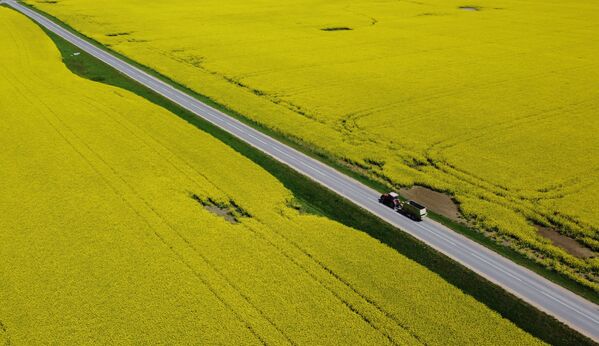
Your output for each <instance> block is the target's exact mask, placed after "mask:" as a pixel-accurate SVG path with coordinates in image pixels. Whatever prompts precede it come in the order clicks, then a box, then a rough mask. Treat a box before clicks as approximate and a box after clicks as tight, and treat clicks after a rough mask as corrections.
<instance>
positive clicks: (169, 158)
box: [88, 99, 423, 344]
mask: <svg viewBox="0 0 599 346" xmlns="http://www.w3.org/2000/svg"><path fill="white" fill-rule="evenodd" d="M90 101H93V99H90ZM88 104H89V105H90V106H91V107H94V108H95V109H96V110H98V111H99V112H101V113H103V114H105V115H106V116H107V117H109V118H110V119H111V120H113V121H114V122H116V123H117V124H119V125H120V126H121V127H123V128H125V129H126V130H127V131H128V132H129V133H130V134H131V135H132V136H134V137H135V138H137V139H138V140H140V142H142V143H143V144H144V145H145V146H146V147H147V148H148V149H150V150H152V151H153V152H155V153H156V154H157V155H159V156H160V157H161V159H163V160H164V161H165V162H167V163H168V164H169V165H170V166H172V167H173V168H174V169H175V170H177V171H178V172H179V173H181V174H182V175H183V176H184V177H185V178H186V179H188V180H189V181H190V182H191V183H193V185H195V186H196V187H198V188H202V184H205V183H206V182H198V181H197V179H196V178H195V177H197V175H200V176H201V177H202V178H204V179H205V180H206V181H207V182H208V183H210V184H211V185H212V186H213V187H214V188H215V189H217V190H219V191H221V192H222V193H223V194H225V195H226V193H225V192H224V191H223V190H222V189H220V188H219V187H218V186H216V185H214V184H212V183H211V182H210V180H209V179H208V178H207V177H206V176H205V175H203V174H202V173H201V172H200V171H198V170H197V169H196V168H195V167H194V166H193V165H191V164H190V163H189V162H187V161H186V160H185V159H184V158H182V157H180V156H178V155H176V154H175V153H174V152H173V151H171V150H170V149H169V148H167V147H166V145H164V144H163V143H161V141H160V140H158V139H156V138H155V137H154V136H151V135H150V134H149V133H147V132H146V131H145V130H143V129H142V128H140V127H139V126H137V125H136V124H135V123H133V122H131V121H129V119H127V118H122V121H119V120H117V119H116V118H115V117H113V116H111V115H110V114H109V113H108V112H105V111H104V110H103V109H101V108H99V107H97V106H95V105H93V104H91V103H88ZM102 106H104V105H102ZM106 107H108V108H110V109H112V108H111V107H110V106H108V105H106ZM112 110H114V109H112ZM115 111H116V110H115ZM116 114H118V113H116ZM125 123H126V124H125ZM136 131H139V132H140V133H141V134H138V133H136ZM151 143H154V145H152V144H151ZM175 161H178V162H175ZM181 166H185V167H181ZM188 170H191V171H192V172H189V173H187V172H186V171H188ZM156 213H158V212H157V211H156ZM163 220H164V221H165V222H167V221H166V220H165V219H164V218H163ZM244 226H246V227H247V228H249V229H251V231H252V232H254V233H255V234H257V235H258V236H260V238H261V239H262V240H263V241H264V242H265V243H267V244H268V245H270V246H271V247H273V248H274V249H275V250H276V251H277V252H279V253H280V254H281V255H283V256H284V257H285V258H287V259H288V260H289V261H290V262H291V263H293V264H294V265H296V266H297V267H299V268H300V269H301V270H302V271H303V272H305V273H306V274H308V275H309V277H310V278H312V279H313V280H314V281H316V282H317V283H318V284H319V285H321V286H322V287H323V288H325V289H326V290H327V291H329V292H330V293H331V294H332V295H333V296H334V297H335V298H336V299H338V300H339V301H340V302H341V303H342V304H343V305H345V306H346V307H347V308H348V309H349V310H351V311H352V312H353V313H355V314H357V315H358V316H359V317H360V318H361V319H362V320H363V321H365V322H366V323H368V324H369V325H370V326H372V327H373V328H374V329H375V330H377V331H379V332H380V333H381V334H383V335H384V336H385V337H386V338H388V339H389V341H390V342H391V343H393V344H402V342H401V341H398V340H395V338H394V336H393V335H391V334H389V333H387V332H386V331H385V330H383V329H381V328H380V327H378V326H377V325H376V322H375V321H373V320H372V318H371V317H368V316H366V313H365V312H363V311H361V309H360V308H358V307H356V306H354V305H353V304H352V303H351V302H349V301H348V300H347V299H346V298H344V297H342V296H341V293H339V292H336V291H335V290H334V289H332V288H331V287H329V286H327V285H326V284H325V283H323V282H322V281H321V280H320V279H319V278H318V277H317V275H316V274H314V273H312V272H310V270H309V269H307V268H306V267H304V266H303V265H301V264H300V263H299V262H298V261H297V260H296V259H294V257H293V256H291V255H289V254H288V253H287V252H286V251H285V250H283V249H281V248H280V247H279V246H277V245H276V244H275V243H274V242H273V241H271V240H270V239H268V238H267V237H266V235H265V234H263V233H262V232H259V231H257V230H255V229H252V228H251V227H250V226H249V225H244ZM171 228H172V229H173V227H171ZM277 234H278V233H277ZM279 235H280V234H279ZM180 236H181V238H183V239H185V241H186V242H187V243H188V245H189V246H191V247H194V246H193V245H192V244H191V243H190V242H189V241H188V240H187V239H186V238H185V237H184V236H183V235H180ZM280 236H281V237H283V238H284V236H282V235H280ZM284 239H285V238H284ZM286 241H287V242H288V243H290V244H291V245H293V246H294V247H295V248H296V249H297V250H300V251H301V253H302V254H304V255H305V257H306V258H308V259H310V260H311V261H313V262H314V263H315V264H316V265H317V266H319V267H320V268H321V269H322V270H324V272H325V273H327V274H326V275H331V276H332V277H333V278H334V279H335V280H336V281H338V282H339V283H340V284H342V285H344V286H346V287H347V288H348V289H349V290H350V291H351V292H353V294H357V295H358V296H359V297H360V298H361V299H362V300H363V301H365V302H366V303H367V304H370V305H371V307H372V308H374V309H375V310H378V311H379V313H381V314H382V315H384V316H386V318H388V319H389V318H390V319H391V320H393V321H394V324H397V326H399V327H400V328H402V329H403V330H405V331H406V332H407V333H408V334H410V335H411V336H412V337H413V338H415V339H416V340H418V341H419V342H421V343H423V342H422V340H420V338H419V337H418V335H416V334H413V333H412V332H411V331H410V330H409V328H408V327H406V326H405V325H403V323H402V322H401V321H399V320H398V319H397V318H395V317H394V316H392V315H391V314H390V313H388V312H386V311H384V310H383V309H382V308H381V307H380V306H379V305H377V303H376V302H374V301H372V300H370V299H369V298H368V297H366V296H365V295H363V294H362V293H360V292H358V291H357V290H356V289H355V288H354V287H352V286H351V284H350V283H349V282H347V281H345V280H343V279H342V278H341V277H340V276H339V275H338V274H336V273H334V272H333V271H332V270H331V269H329V268H327V267H326V266H325V265H324V264H323V263H322V262H320V261H318V260H317V259H316V258H314V257H313V256H312V255H310V254H309V253H307V252H305V251H304V250H303V249H301V248H300V247H299V246H298V245H297V244H295V243H293V242H291V241H289V240H288V239H286ZM198 254H199V255H200V256H202V258H203V260H204V261H205V262H206V263H209V264H210V266H211V268H213V270H214V271H215V272H218V273H219V275H221V277H222V278H223V279H225V280H226V281H227V282H228V283H229V284H230V285H231V286H232V287H234V288H235V289H236V290H237V292H239V294H240V295H242V296H243V297H244V298H245V299H246V300H247V301H248V302H251V298H250V297H249V296H247V295H245V294H244V293H242V292H241V289H240V288H239V287H237V286H236V285H235V284H234V283H233V281H232V280H231V279H229V278H228V277H226V276H225V275H224V274H222V272H221V271H220V270H219V269H218V268H217V267H216V265H215V264H213V263H211V261H210V260H209V259H208V258H207V257H205V256H203V255H201V254H200V253H199V251H198ZM252 305H253V306H254V307H255V308H256V310H258V311H260V312H261V314H262V315H263V316H264V317H265V318H266V319H267V320H268V321H269V322H271V323H272V324H273V326H276V325H275V323H274V322H273V321H272V320H270V319H269V318H268V317H267V316H266V315H265V314H264V313H263V312H262V311H261V310H260V309H259V308H258V307H257V306H256V305H255V304H253V303H252ZM366 309H368V308H366ZM378 319H380V317H378ZM277 329H279V330H280V328H278V327H277ZM280 332H281V333H282V334H283V335H285V333H284V332H283V331H282V330H280ZM399 334H401V333H399ZM288 341H289V342H290V343H293V342H292V341H291V339H289V338H288Z"/></svg>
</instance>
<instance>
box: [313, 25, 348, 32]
mask: <svg viewBox="0 0 599 346" xmlns="http://www.w3.org/2000/svg"><path fill="white" fill-rule="evenodd" d="M320 30H322V31H348V30H353V29H352V28H348V27H346V26H335V27H330V28H322V29H320Z"/></svg>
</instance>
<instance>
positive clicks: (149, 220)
mask: <svg viewBox="0 0 599 346" xmlns="http://www.w3.org/2000/svg"><path fill="white" fill-rule="evenodd" d="M21 94H22V95H23V97H24V98H26V99H29V98H28V97H27V96H26V94H25V93H23V92H21ZM38 101H39V102H40V103H42V104H44V102H43V101H41V100H38ZM32 104H33V103H32ZM44 106H45V107H46V108H47V109H48V111H49V113H51V114H53V115H54V117H55V118H56V121H58V122H59V123H60V124H61V125H62V126H57V124H55V123H54V122H52V121H51V120H50V119H48V118H47V117H46V116H43V118H44V120H45V121H46V122H47V123H48V125H49V126H50V127H51V128H53V129H54V131H55V132H56V133H57V134H58V135H59V136H60V137H61V138H62V139H63V140H64V141H65V142H66V143H67V144H68V146H69V147H71V148H72V149H73V150H74V151H75V152H76V153H77V155H78V156H80V157H81V158H82V159H83V160H84V161H85V162H86V163H87V164H88V165H89V166H90V167H91V169H92V170H93V171H94V172H95V173H96V174H98V176H99V177H100V178H101V179H102V180H103V181H104V182H105V183H106V184H107V185H108V186H109V187H110V188H111V190H112V191H113V192H114V193H115V194H116V195H117V196H119V197H120V198H121V199H122V200H123V202H124V203H125V204H126V205H128V206H129V208H131V210H132V211H133V212H134V213H135V214H136V215H137V216H138V217H139V219H140V220H142V221H143V222H144V223H145V224H147V225H148V227H149V228H150V229H152V230H153V232H154V235H155V236H156V237H157V238H158V239H159V240H160V242H162V243H163V244H164V245H165V246H166V247H167V248H168V249H169V250H170V251H171V252H172V253H173V254H174V255H175V257H176V258H177V259H179V260H180V261H181V262H182V263H183V264H184V265H185V266H186V267H187V268H188V269H189V270H190V271H191V273H192V274H193V275H194V276H196V278H197V279H198V280H199V281H200V282H202V283H203V284H204V286H205V287H206V288H207V289H208V290H209V291H210V292H211V293H212V294H213V295H214V296H215V298H216V299H217V300H218V301H220V302H221V304H223V305H224V306H225V307H226V308H227V309H228V310H229V311H231V313H232V314H233V315H234V316H235V318H237V319H238V320H239V321H240V322H241V323H242V324H243V325H244V326H245V327H246V328H247V329H248V330H249V331H250V332H251V333H252V334H253V335H254V336H255V337H256V338H257V340H259V341H260V343H262V344H264V345H267V344H269V343H270V342H269V341H268V340H266V338H265V337H264V336H263V335H262V333H264V326H262V328H257V327H256V326H254V324H255V322H254V323H252V322H250V321H248V317H250V318H252V317H254V318H258V316H257V315H256V314H248V313H246V314H243V313H241V312H239V311H237V309H235V307H239V306H244V305H245V306H246V307H247V305H248V304H249V305H251V306H253V305H252V304H251V303H249V302H245V304H244V298H243V297H242V299H241V300H242V301H241V302H240V301H239V300H240V299H239V298H237V299H236V298H235V297H229V299H226V298H225V297H224V296H223V295H222V294H221V293H219V292H222V291H226V290H230V287H227V285H225V284H222V283H221V284H220V285H219V286H220V287H219V288H217V287H216V286H217V285H218V284H215V283H214V282H211V281H210V280H209V279H207V278H205V277H204V276H205V274H206V273H204V275H203V274H202V273H200V272H198V270H197V268H195V267H196V266H194V265H193V264H192V263H191V262H190V261H189V260H187V259H186V257H185V255H184V254H183V253H181V252H180V251H178V250H177V249H179V250H184V249H185V248H189V246H190V245H189V243H188V241H187V240H186V239H185V238H183V237H182V236H181V235H180V234H178V232H176V231H174V230H173V229H172V227H171V226H170V225H169V224H165V221H164V219H163V218H162V216H161V215H159V214H157V213H156V211H155V209H154V208H153V207H152V206H150V205H149V204H148V202H147V201H146V200H145V199H143V198H142V197H141V196H140V195H139V194H138V193H137V192H136V191H135V190H134V189H133V188H132V187H131V186H130V185H129V184H128V183H127V182H126V181H125V180H124V179H123V178H122V177H121V176H119V175H118V173H117V172H116V171H114V169H113V168H112V167H111V166H110V165H109V164H108V163H106V161H104V160H103V159H102V157H101V156H100V155H99V154H98V153H96V152H95V151H94V150H93V149H91V148H90V147H89V146H88V145H87V144H86V143H85V141H83V140H81V138H79V137H78V136H77V135H76V134H75V132H73V130H72V129H70V128H69V127H68V126H66V124H65V123H64V122H63V121H62V120H61V119H60V118H59V117H58V115H57V114H56V113H55V112H54V111H53V110H52V109H51V108H50V107H48V106H47V105H46V104H44ZM44 113H45V112H39V114H44ZM61 128H62V130H61ZM65 132H68V133H69V134H70V137H71V138H68V137H69V136H68V135H67V134H66V133H65ZM75 142H79V143H80V144H81V146H79V147H78V146H77V145H76V144H75ZM82 149H83V150H82ZM83 151H87V154H86V153H84V152H83ZM94 157H95V159H94ZM93 161H96V162H93ZM107 173H108V174H107ZM119 181H120V182H119ZM115 183H116V184H115ZM116 185H121V186H120V187H119V186H116ZM144 209H145V213H144V212H142V211H141V210H144ZM148 216H149V217H148ZM164 226H166V227H167V228H169V229H170V230H171V231H174V232H175V233H176V234H177V236H178V237H179V238H180V240H182V241H183V242H184V244H186V245H184V246H175V245H174V243H173V242H172V236H171V237H170V238H171V241H169V240H168V239H167V237H168V234H162V233H163V232H164V228H165V227H164ZM161 228H162V229H163V230H162V232H161V231H160V230H159V229H161ZM175 242H176V239H175ZM192 250H193V253H194V254H195V255H197V254H198V251H197V249H195V248H192ZM187 256H189V255H187ZM192 256H193V255H192ZM208 266H209V265H208ZM213 281H214V280H213ZM235 293H237V294H239V292H235ZM228 300H238V301H237V302H236V303H231V302H229V301H228ZM254 308H255V307H254ZM243 315H246V316H243ZM258 315H263V313H261V312H260V311H258ZM268 322H269V323H270V321H268ZM273 327H275V326H274V325H273ZM257 329H262V333H261V332H258V331H257ZM268 329H270V328H268V327H266V330H268ZM275 329H276V332H273V331H270V332H267V333H264V334H268V335H270V336H273V335H277V333H280V331H279V330H278V329H277V328H276V327H275ZM275 339H278V340H279V342H276V341H274V342H273V343H280V342H281V341H283V340H287V339H288V338H287V337H286V336H284V334H283V337H282V338H281V337H275Z"/></svg>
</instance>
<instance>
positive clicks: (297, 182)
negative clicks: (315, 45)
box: [46, 31, 595, 345]
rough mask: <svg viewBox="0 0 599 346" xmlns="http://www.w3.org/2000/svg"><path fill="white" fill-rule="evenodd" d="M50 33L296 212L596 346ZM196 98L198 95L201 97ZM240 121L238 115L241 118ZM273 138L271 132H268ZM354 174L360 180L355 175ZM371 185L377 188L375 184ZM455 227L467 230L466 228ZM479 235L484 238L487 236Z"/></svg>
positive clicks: (78, 70)
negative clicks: (265, 179)
mask: <svg viewBox="0 0 599 346" xmlns="http://www.w3.org/2000/svg"><path fill="white" fill-rule="evenodd" d="M46 32H47V34H48V35H49V36H50V37H51V38H52V40H53V41H54V42H55V43H56V45H57V47H58V48H59V50H60V52H61V53H62V56H63V60H64V62H65V64H66V65H67V67H68V68H69V69H70V70H71V71H73V73H75V74H77V75H79V76H81V77H84V78H88V79H90V80H93V81H97V82H103V83H106V84H110V85H113V86H116V87H120V88H123V89H126V90H129V91H131V92H134V93H136V94H137V95H140V96H142V97H144V98H145V99H147V100H149V101H151V102H153V103H155V104H157V105H159V106H161V107H164V108H165V109H167V110H169V111H171V112H172V113H174V114H176V115H177V116H179V117H181V118H182V119H184V120H186V121H187V122H189V123H190V124H192V125H194V126H195V127H197V128H198V129H200V130H202V131H205V132H207V133H210V134H211V135H212V136H214V137H215V138H218V139H219V140H221V141H222V142H223V143H225V144H227V145H229V146H230V147H232V148H233V149H235V150H236V151H238V152H239V153H241V154H242V155H244V156H245V157H247V158H249V159H250V160H252V161H253V162H255V163H256V164H258V165H260V166H261V167H263V168H264V169H266V170H267V171H268V172H270V173H271V174H272V175H273V176H275V177H276V178H277V179H279V180H280V181H281V182H282V183H283V184H284V185H285V187H286V188H288V189H289V190H291V191H292V192H293V193H294V195H295V196H296V200H295V201H294V206H295V207H296V208H298V209H300V210H302V211H304V212H309V213H315V214H317V215H321V216H325V217H328V218H330V219H333V220H336V221H338V222H340V223H343V224H345V225H347V226H350V227H353V228H355V229H357V230H359V231H362V232H365V233H367V234H369V235H370V236H371V237H373V238H376V239H378V240H379V241H381V242H382V243H384V244H387V245H388V246H390V247H391V248H393V249H395V250H397V251H398V252H399V253H401V254H403V255H404V256H406V257H408V258H410V259H412V260H414V261H416V262H418V263H420V264H421V265H423V266H425V267H427V268H429V269H430V270H432V271H434V272H435V273H437V274H438V275H440V276H441V277H443V278H444V279H445V280H447V281H448V282H450V283H451V284H453V285H454V286H456V287H458V288H460V289H461V290H463V291H464V292H465V293H467V294H469V295H471V296H473V297H474V298H476V299H477V300H479V301H481V302H482V303H484V304H486V305H487V306H489V307H490V308H492V309H494V310H495V311H497V312H499V313H500V314H501V315H502V316H504V317H505V318H507V319H509V320H511V321H512V322H514V323H515V324H516V325H518V326H519V327H520V328H522V329H524V330H526V331H527V332H529V333H531V334H533V335H535V336H536V337H538V338H540V339H542V340H544V341H546V342H548V343H551V344H555V345H594V344H595V343H594V342H593V341H592V340H590V339H589V338H587V337H585V336H583V335H581V334H580V333H578V332H576V331H574V330H572V329H570V328H569V327H568V326H566V325H564V324H563V323H561V322H559V321H558V320H556V319H555V318H553V317H551V316H549V315H547V314H545V313H543V312H541V311H539V310H537V309H536V308H534V307H532V306H531V305H529V304H527V303H525V302H524V301H522V300H520V299H518V298H517V297H515V296H513V295H511V294H510V293H508V292H506V291H505V290H503V289H502V288H500V287H498V286H496V285H494V284H493V283H491V282H489V281H487V280H486V279H484V278H482V277H480V276H478V275H477V274H475V273H474V272H472V271H470V270H469V269H467V268H465V267H463V266H462V265H460V264H458V263H456V262H454V261H453V260H451V259H449V258H448V257H446V256H444V255H442V254H440V253H438V252H436V251H434V250H433V249H431V248H430V247H428V246H427V245H425V244H424V243H422V242H420V241H418V240H416V239H415V238H413V237H411V236H409V235H408V234H406V233H404V232H401V231H399V230H397V229H396V228H394V227H393V226H391V225H389V224H387V223H386V222H384V221H382V220H381V219H379V218H377V217H375V216H374V215H372V214H370V213H368V212H367V211H365V210H363V209H361V208H360V207H358V206H356V205H355V204H353V203H351V202H350V201H348V200H345V199H343V198H342V197H340V196H338V195H337V194H335V193H334V192H332V191H329V190H328V189H325V188H323V187H322V186H321V185H319V184H317V183H316V182H314V181H312V180H310V179H309V178H307V177H305V176H303V175H301V174H299V173H298V172H296V171H294V170H292V169H291V168H289V167H287V166H285V165H283V164H281V163H280V162H278V161H276V160H274V159H273V158H271V157H269V156H267V155H265V154H264V153H262V152H260V151H258V150H257V149H255V148H253V147H251V146H249V145H248V144H246V143H244V142H242V141H241V140H239V139H237V138H236V137H234V136H232V135H231V134H229V133H227V132H225V131H223V130H221V129H219V128H217V127H215V126H214V125H212V124H210V123H208V122H206V121H204V120H203V119H201V118H198V117H197V116H196V115H194V114H193V113H191V112H188V111H186V110H184V109H182V108H181V107H179V106H178V105H176V104H174V103H172V102H171V101H169V100H167V99H165V98H163V97H162V96H160V95H158V94H156V93H154V92H153V91H151V90H149V89H147V88H145V87H144V86H142V85H140V84H138V83H137V82H134V81H133V80H131V79H129V78H127V77H126V76H124V75H122V74H120V73H119V72H118V71H116V70H114V69H113V68H112V67H110V66H108V65H106V64H104V63H103V62H101V61H99V60H97V59H95V58H94V57H92V56H90V55H88V54H87V53H85V52H82V51H81V50H80V49H78V48H77V47H75V46H73V45H72V44H70V43H69V42H67V41H65V40H64V39H62V38H60V37H59V36H57V35H55V34H53V33H51V32H48V31H46ZM76 53H78V54H76ZM127 60H128V59H127ZM128 61H129V60H128ZM136 65H137V64H136ZM138 66H139V65H138ZM145 70H147V69H145ZM154 74H155V73H154ZM169 82H170V81H169ZM186 91H188V90H186ZM194 95H196V96H197V94H194ZM198 98H199V99H200V100H202V101H205V102H206V103H208V104H210V105H212V106H214V107H216V108H218V109H220V110H222V111H225V112H227V113H229V114H231V111H230V110H227V109H224V108H223V107H221V106H218V105H216V104H215V103H214V102H212V101H211V100H208V99H206V98H205V97H200V96H198ZM237 117H239V115H238V116H237ZM265 132H268V131H265ZM268 134H271V133H270V132H269V133H268ZM325 161H326V160H325ZM327 163H328V162H327ZM336 167H337V166H336ZM344 171H346V170H344ZM351 175H352V176H355V174H351ZM362 178H363V177H362ZM364 179H365V178H363V179H361V180H362V181H364ZM371 183H372V182H371ZM370 185H371V186H372V185H373V184H370ZM374 185H376V184H374ZM433 218H435V219H438V220H439V221H442V222H443V223H446V224H448V222H447V221H448V220H443V219H440V217H439V216H433ZM448 225H451V224H448ZM451 226H454V227H458V226H459V227H458V228H464V227H463V226H461V225H451ZM464 229H465V228H464ZM464 232H465V230H464ZM480 236H481V237H483V236H482V235H480Z"/></svg>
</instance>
